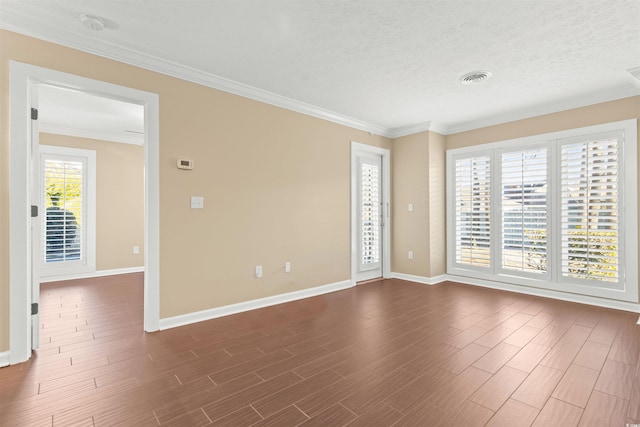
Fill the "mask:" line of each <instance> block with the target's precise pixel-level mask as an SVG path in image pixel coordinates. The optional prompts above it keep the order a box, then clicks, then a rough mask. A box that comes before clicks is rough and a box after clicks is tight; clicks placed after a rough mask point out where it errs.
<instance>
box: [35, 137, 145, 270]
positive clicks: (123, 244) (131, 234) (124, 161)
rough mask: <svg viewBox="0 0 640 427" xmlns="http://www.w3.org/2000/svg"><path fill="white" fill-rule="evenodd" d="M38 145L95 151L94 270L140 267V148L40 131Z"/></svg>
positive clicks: (141, 223) (141, 230)
mask: <svg viewBox="0 0 640 427" xmlns="http://www.w3.org/2000/svg"><path fill="white" fill-rule="evenodd" d="M40 144H43V145H55V146H60V147H70V148H80V149H85V150H94V151H95V152H96V270H97V271H102V270H114V269H121V268H131V267H144V147H143V146H141V145H134V144H123V143H118V142H111V141H102V140H97V139H89V138H79V137H74V136H66V135H56V134H50V133H44V132H41V133H40ZM134 246H138V247H139V248H140V253H138V254H134V253H133V247H134Z"/></svg>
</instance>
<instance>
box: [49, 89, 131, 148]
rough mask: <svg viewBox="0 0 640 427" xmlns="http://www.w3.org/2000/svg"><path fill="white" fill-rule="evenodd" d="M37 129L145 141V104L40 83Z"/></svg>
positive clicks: (97, 137)
mask: <svg viewBox="0 0 640 427" xmlns="http://www.w3.org/2000/svg"><path fill="white" fill-rule="evenodd" d="M38 119H39V120H38V125H39V130H40V132H49V133H56V134H63V135H72V136H80V137H85V138H95V139H103V140H107V141H115V142H124V143H129V144H139V145H142V144H144V107H143V106H142V105H136V104H131V103H128V102H123V101H120V100H116V99H109V98H105V97H102V96H96V95H92V94H88V93H84V92H78V91H75V90H69V89H62V88H59V87H55V86H49V85H40V86H39V89H38Z"/></svg>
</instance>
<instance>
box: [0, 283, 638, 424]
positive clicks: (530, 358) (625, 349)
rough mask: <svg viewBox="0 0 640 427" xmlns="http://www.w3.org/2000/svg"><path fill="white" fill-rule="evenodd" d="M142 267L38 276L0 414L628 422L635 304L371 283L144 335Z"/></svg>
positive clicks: (2, 382)
mask: <svg viewBox="0 0 640 427" xmlns="http://www.w3.org/2000/svg"><path fill="white" fill-rule="evenodd" d="M142 306H143V276H142V274H130V275H122V276H110V277H105V278H95V279H87V280H77V281H67V282H57V283H49V284H45V285H43V286H42V290H41V306H40V307H41V321H42V324H41V330H40V331H41V340H42V345H41V347H40V349H38V350H37V351H36V352H35V353H34V355H33V357H32V358H31V360H29V361H28V362H26V363H23V364H20V365H15V366H10V367H6V368H3V369H0V425H3V426H4V425H7V426H18V427H20V426H29V427H31V426H45V425H46V426H49V427H50V426H64V427H69V426H79V427H95V426H113V425H122V426H205V425H212V424H213V425H228V426H234V427H236V426H240V427H241V426H297V425H304V426H360V425H362V426H372V425H375V426H453V425H465V426H483V425H488V426H504V425H510V426H516V425H518V426H530V425H535V426H549V425H563V426H565V425H566V426H571V425H581V426H604V425H621V426H622V425H624V424H625V423H629V424H631V423H637V422H638V419H640V357H639V354H640V326H638V325H637V324H636V321H637V314H635V313H628V312H623V311H616V310H609V309H604V308H597V307H591V306H586V305H580V304H574V303H568V302H563V301H556V300H548V299H544V298H540V297H534V296H527V295H519V294H513V293H509V292H502V291H498V290H492V289H485V288H480V287H473V286H467V285H461V284H456V283H450V282H447V283H442V284H439V285H435V286H424V285H420V284H416V283H411V282H406V281H402V280H395V279H394V280H379V281H373V282H371V283H368V284H364V285H359V286H357V287H354V288H351V289H348V290H345V291H340V292H334V293H331V294H326V295H322V296H318V297H313V298H308V299H305V300H300V301H295V302H290V303H286V304H280V305H277V306H272V307H266V308H263V309H259V310H254V311H251V312H246V313H239V314H235V315H231V316H227V317H222V318H218V319H213V320H208V321H204V322H200V323H197V324H192V325H186V326H183V327H179V328H174V329H170V330H167V331H162V332H156V333H152V334H147V333H144V332H143V312H142Z"/></svg>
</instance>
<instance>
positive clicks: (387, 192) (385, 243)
mask: <svg viewBox="0 0 640 427" xmlns="http://www.w3.org/2000/svg"><path fill="white" fill-rule="evenodd" d="M365 153H366V154H376V155H379V156H381V157H382V212H383V215H384V224H385V225H384V227H382V248H381V249H382V277H384V278H389V277H391V151H390V150H387V149H386V148H380V147H375V146H373V145H367V144H362V143H359V142H355V141H351V284H352V285H355V284H356V282H357V275H358V242H359V238H358V217H357V215H358V200H357V199H358V187H357V186H358V179H357V177H358V175H357V174H358V160H357V159H358V155H359V154H365Z"/></svg>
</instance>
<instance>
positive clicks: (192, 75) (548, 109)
mask: <svg viewBox="0 0 640 427" xmlns="http://www.w3.org/2000/svg"><path fill="white" fill-rule="evenodd" d="M34 27H35V28H34ZM0 28H1V29H5V30H8V31H13V32H16V33H19V34H23V35H26V36H29V37H34V38H37V39H41V40H44V41H47V42H51V43H56V44H60V45H63V46H66V47H69V48H72V49H76V50H80V51H83V52H87V53H91V54H94V55H97V56H101V57H103V58H107V59H111V60H114V61H118V62H122V63H125V64H128V65H132V66H135V67H139V68H142V69H146V70H150V71H154V72H157V73H160V74H164V75H167V76H171V77H176V78H178V79H181V80H185V81H189V82H192V83H196V84H199V85H202V86H206V87H210V88H213V89H217V90H221V91H223V92H227V93H232V94H234V95H238V96H242V97H244V98H248V99H252V100H255V101H259V102H263V103H266V104H269V105H273V106H276V107H280V108H284V109H286V110H290V111H294V112H297V113H301V114H305V115H308V116H312V117H316V118H319V119H323V120H327V121H330V122H333V123H337V124H340V125H344V126H348V127H351V128H354V129H358V130H362V131H365V132H368V133H371V134H377V135H381V136H384V137H387V138H400V137H403V136H407V135H413V134H415V133H419V132H424V131H433V132H437V133H439V134H442V135H450V134H454V133H460V132H466V131H470V130H474V129H479V128H483V127H488V126H495V125H499V124H503V123H508V122H512V121H517V120H522V119H527V118H532V117H536V116H541V115H546V114H552V113H557V112H560V111H565V110H570V109H574V108H580V107H585V106H588V105H593V104H598V103H602V102H608V101H614V100H617V99H622V98H627V97H630V96H636V95H640V85H638V84H631V83H632V82H631V83H630V84H628V85H625V86H623V87H617V88H613V89H610V90H606V91H600V92H595V93H588V94H584V95H580V96H575V97H571V98H565V99H562V100H558V101H554V102H550V103H545V104H542V105H537V106H533V107H530V108H524V109H519V110H516V111H509V112H505V113H500V114H495V115H492V116H491V117H485V118H480V119H477V120H470V121H464V122H459V123H452V124H448V125H445V124H443V123H434V122H433V121H428V122H422V123H418V124H415V125H409V126H403V127H399V128H387V127H384V126H379V125H376V124H373V123H369V122H366V121H363V120H359V119H355V118H352V117H348V116H345V115H342V114H339V113H336V112H333V111H330V110H327V109H324V108H321V107H317V106H314V105H311V104H308V103H305V102H301V101H298V100H295V99H293V98H288V97H285V96H281V95H278V94H275V93H272V92H269V91H266V90H262V89H258V88H255V87H253V86H249V85H246V84H243V83H239V82H236V81H234V80H231V79H227V78H225V77H221V76H217V75H214V74H211V73H205V72H203V71H200V70H197V69H194V68H191V67H187V66H184V65H181V64H178V63H175V62H172V61H168V60H165V59H161V58H158V57H156V56H153V55H149V54H146V53H144V52H139V51H136V50H132V49H127V48H123V47H120V46H116V45H114V44H111V43H109V42H106V41H104V40H96V39H92V38H90V37H87V36H85V35H83V34H80V33H73V32H70V31H66V30H61V29H59V28H55V27H52V26H50V25H49V24H48V23H47V22H45V21H42V20H38V21H37V22H34V19H33V18H31V17H25V16H22V15H20V14H16V13H14V12H13V11H9V10H3V13H2V14H0ZM628 71H629V73H630V76H631V75H632V76H636V74H637V70H636V69H635V68H634V69H630V70H628ZM631 80H633V81H634V82H635V79H631ZM120 142H122V141H120Z"/></svg>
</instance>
